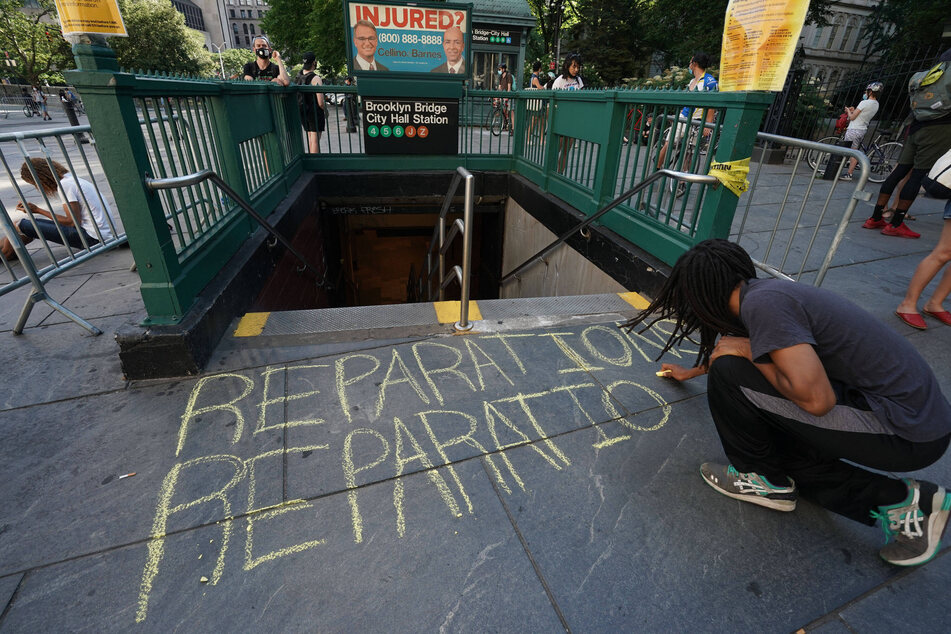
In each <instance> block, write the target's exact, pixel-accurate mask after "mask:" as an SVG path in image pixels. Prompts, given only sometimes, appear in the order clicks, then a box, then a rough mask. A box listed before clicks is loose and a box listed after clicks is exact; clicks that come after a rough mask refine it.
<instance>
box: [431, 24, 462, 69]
mask: <svg viewBox="0 0 951 634" xmlns="http://www.w3.org/2000/svg"><path fill="white" fill-rule="evenodd" d="M442 49H443V50H444V51H445V52H446V61H445V63H443V64H440V65H439V66H437V67H436V68H434V69H432V70H431V71H429V72H431V73H449V74H450V75H457V74H462V75H464V74H465V72H466V60H465V57H464V54H465V52H466V40H465V37H464V36H463V34H462V29H460V28H459V27H458V26H453V27H450V28H449V29H447V30H446V32H445V33H443V34H442Z"/></svg>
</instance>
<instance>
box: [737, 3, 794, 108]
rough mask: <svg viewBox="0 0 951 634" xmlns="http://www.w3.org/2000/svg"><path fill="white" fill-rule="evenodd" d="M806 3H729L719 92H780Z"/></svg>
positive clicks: (790, 61) (790, 60) (791, 57)
mask: <svg viewBox="0 0 951 634" xmlns="http://www.w3.org/2000/svg"><path fill="white" fill-rule="evenodd" d="M808 9H809V0H730V4H729V6H727V8H726V22H725V24H724V28H723V45H722V46H721V47H720V78H719V83H720V92H726V91H735V90H774V91H780V90H782V89H783V84H784V83H785V81H786V73H788V72H789V66H790V65H791V64H792V59H793V55H794V54H795V52H796V44H797V43H798V42H799V34H800V33H801V32H802V23H803V21H804V20H805V18H806V11H807V10H808Z"/></svg>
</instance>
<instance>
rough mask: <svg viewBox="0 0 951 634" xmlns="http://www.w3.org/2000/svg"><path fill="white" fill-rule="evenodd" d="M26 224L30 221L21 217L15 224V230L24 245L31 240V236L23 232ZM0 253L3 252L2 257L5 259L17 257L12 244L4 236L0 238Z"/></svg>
mask: <svg viewBox="0 0 951 634" xmlns="http://www.w3.org/2000/svg"><path fill="white" fill-rule="evenodd" d="M28 224H30V221H29V220H27V219H23V220H21V221H20V222H18V223H16V225H15V226H16V229H17V232H18V233H19V234H20V242H22V243H23V244H24V245H27V244H30V243H31V242H33V238H32V237H30V236H28V235H26V234H25V233H24V232H23V227H25V226H26V225H28ZM0 253H3V257H4V258H6V259H7V261H10V260H15V259H17V254H16V251H14V250H13V245H12V244H11V243H10V240H9V238H7V237H6V236H4V237H2V238H0Z"/></svg>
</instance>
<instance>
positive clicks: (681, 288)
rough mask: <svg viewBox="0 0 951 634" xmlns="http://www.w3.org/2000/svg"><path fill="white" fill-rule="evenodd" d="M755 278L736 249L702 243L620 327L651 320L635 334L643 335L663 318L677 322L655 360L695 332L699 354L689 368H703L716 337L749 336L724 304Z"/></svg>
mask: <svg viewBox="0 0 951 634" xmlns="http://www.w3.org/2000/svg"><path fill="white" fill-rule="evenodd" d="M755 277H756V270H755V269H754V268H753V261H752V260H751V259H750V256H749V254H748V253H747V252H746V251H744V250H743V248H742V247H741V246H740V245H738V244H734V243H733V242H730V241H728V240H720V239H712V240H704V241H703V242H700V243H699V244H697V245H695V246H694V247H693V248H691V249H690V250H689V251H687V252H686V253H684V254H683V255H682V256H680V258H678V260H677V263H676V264H674V268H673V270H672V271H671V272H670V277H669V278H668V279H667V281H666V282H665V283H664V286H663V288H661V289H660V292H659V293H658V294H657V297H656V299H654V301H653V302H651V304H650V306H648V307H647V308H645V309H644V310H642V311H641V312H640V313H638V314H637V315H636V316H635V317H634V318H632V319H630V320H629V321H627V322H625V323H623V324H621V328H627V330H628V332H630V331H631V330H633V329H634V328H635V327H636V326H637V325H638V324H640V323H642V322H644V321H646V320H647V319H648V318H651V320H650V322H649V323H647V325H646V326H644V328H643V329H642V330H641V331H640V332H644V331H645V330H648V329H649V328H650V327H651V326H653V325H654V324H655V323H656V322H658V321H661V320H663V319H674V320H676V323H675V325H674V330H673V332H672V333H671V335H670V338H669V339H668V340H667V344H666V345H665V346H664V349H663V350H662V351H661V353H660V354H659V355H658V357H657V359H658V360H659V359H660V358H661V357H662V356H664V354H665V353H666V352H667V351H668V350H670V349H671V348H673V347H674V346H679V345H680V343H681V342H683V340H684V339H687V338H688V337H689V336H690V334H691V333H693V332H694V331H695V330H698V329H699V330H700V350H699V352H698V354H697V361H696V363H694V366H701V365H702V366H706V365H707V364H708V363H709V361H710V353H712V352H713V348H714V346H715V345H716V340H717V336H718V335H735V336H741V337H747V336H749V335H748V333H747V331H746V327H745V326H743V324H742V322H740V320H739V319H737V318H736V317H734V316H733V315H732V314H731V313H730V307H729V302H730V293H731V292H733V289H734V288H736V285H737V284H739V283H740V282H744V281H746V280H749V279H752V278H755Z"/></svg>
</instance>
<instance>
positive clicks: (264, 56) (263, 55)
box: [254, 48, 271, 59]
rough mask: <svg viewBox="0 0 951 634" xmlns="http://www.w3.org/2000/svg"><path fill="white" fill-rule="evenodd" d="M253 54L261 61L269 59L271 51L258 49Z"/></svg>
mask: <svg viewBox="0 0 951 634" xmlns="http://www.w3.org/2000/svg"><path fill="white" fill-rule="evenodd" d="M254 52H255V53H257V55H258V57H260V58H261V59H270V57H271V49H269V48H259V49H258V50H256V51H254Z"/></svg>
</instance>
